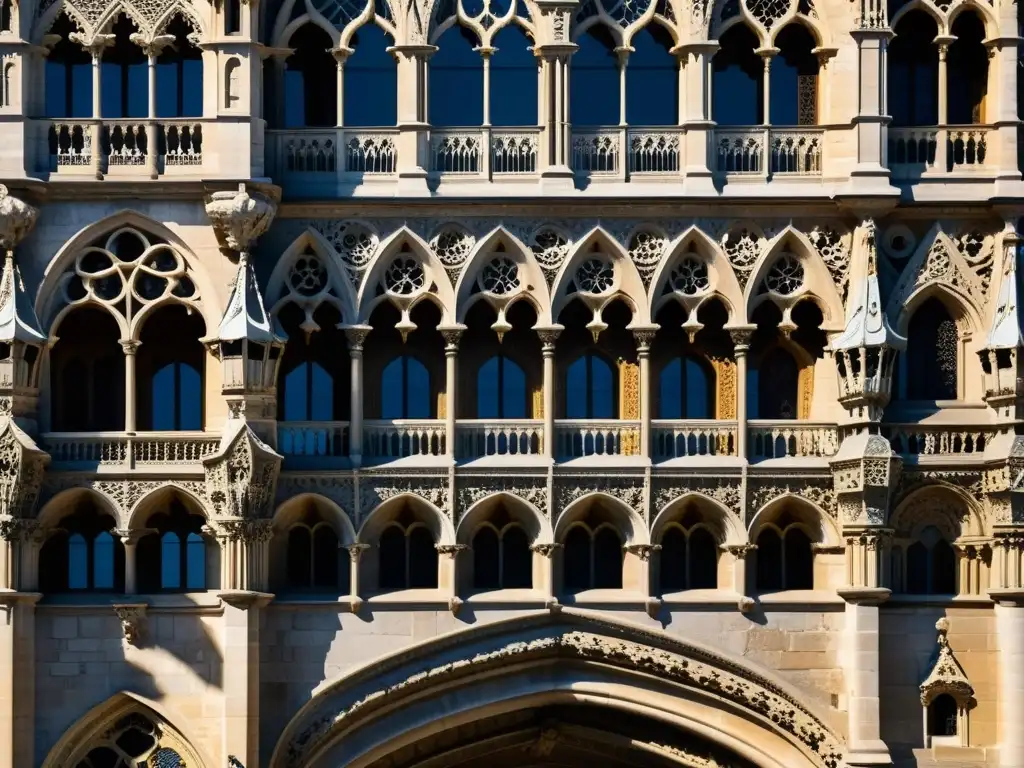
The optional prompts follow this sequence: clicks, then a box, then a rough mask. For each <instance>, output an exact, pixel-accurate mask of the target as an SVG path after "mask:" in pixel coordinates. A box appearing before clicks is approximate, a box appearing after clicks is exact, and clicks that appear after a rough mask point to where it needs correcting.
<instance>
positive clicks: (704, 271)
mask: <svg viewBox="0 0 1024 768" xmlns="http://www.w3.org/2000/svg"><path fill="white" fill-rule="evenodd" d="M668 282H669V285H670V286H671V288H672V290H673V291H675V292H676V293H681V294H683V295H684V296H696V295H698V294H700V293H703V292H704V291H706V290H708V288H710V287H711V282H710V280H709V279H708V265H707V263H706V262H705V261H704V260H703V259H701V258H700V257H699V256H696V255H692V254H691V255H687V256H685V257H683V258H682V259H680V260H679V261H678V262H677V263H676V265H675V267H673V268H672V273H671V274H670V275H669V278H668Z"/></svg>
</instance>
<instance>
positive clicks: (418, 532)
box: [378, 523, 437, 590]
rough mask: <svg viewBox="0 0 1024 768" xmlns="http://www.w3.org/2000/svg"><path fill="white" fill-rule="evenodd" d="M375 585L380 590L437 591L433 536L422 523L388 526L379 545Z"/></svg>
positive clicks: (435, 553) (435, 554) (435, 552)
mask: <svg viewBox="0 0 1024 768" xmlns="http://www.w3.org/2000/svg"><path fill="white" fill-rule="evenodd" d="M378 547H379V558H378V568H379V575H378V583H379V585H380V588H381V589H382V590H395V589H437V549H436V548H435V546H434V536H433V534H431V532H430V531H429V529H427V528H426V527H425V526H424V525H422V524H414V525H412V526H410V527H409V528H408V529H406V528H403V527H402V526H400V525H398V524H397V523H395V524H392V525H390V526H388V527H387V528H386V529H385V530H384V532H383V533H382V534H381V536H380V540H379V543H378Z"/></svg>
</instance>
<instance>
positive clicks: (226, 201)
mask: <svg viewBox="0 0 1024 768" xmlns="http://www.w3.org/2000/svg"><path fill="white" fill-rule="evenodd" d="M276 213H277V204H276V203H274V201H273V200H271V199H270V198H268V197H266V196H265V195H262V194H260V193H259V192H256V193H254V194H250V193H249V191H248V190H247V189H246V187H245V184H239V185H238V191H237V192H214V193H213V194H212V195H210V197H209V198H208V199H207V201H206V215H207V216H209V217H210V221H212V222H213V226H214V227H215V228H216V229H217V232H218V233H219V234H220V235H221V237H223V238H224V242H225V243H227V246H228V247H229V248H230V249H231V250H233V251H235V252H236V253H238V254H239V256H240V257H241V258H242V259H246V258H247V256H248V251H249V248H250V247H251V246H252V245H253V244H254V243H255V242H256V240H257V239H258V238H259V236H260V235H262V234H263V233H264V232H266V231H267V229H268V228H269V227H270V222H271V221H273V219H274V214H276Z"/></svg>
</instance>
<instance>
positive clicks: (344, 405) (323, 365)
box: [277, 254, 350, 453]
mask: <svg viewBox="0 0 1024 768" xmlns="http://www.w3.org/2000/svg"><path fill="white" fill-rule="evenodd" d="M309 258H310V259H316V258H317V257H316V256H315V255H312V254H310V255H309ZM277 319H278V322H279V323H280V324H281V327H282V329H283V330H284V332H285V334H286V335H287V337H288V344H287V345H286V346H285V350H284V355H283V357H282V359H281V374H280V379H279V384H278V389H277V397H278V405H277V408H278V418H279V419H281V420H282V421H286V422H287V421H334V420H342V419H345V418H347V416H348V408H349V396H348V391H349V379H350V376H349V364H348V359H347V355H344V354H338V350H339V349H345V346H346V345H347V341H346V339H345V336H344V333H343V332H342V331H341V330H339V329H338V327H337V326H338V324H339V323H341V321H342V317H341V313H340V312H338V311H337V309H335V308H334V307H333V306H331V305H329V304H326V303H325V304H321V305H320V306H319V307H317V308H316V310H315V311H314V312H313V322H314V323H315V324H316V326H317V328H318V330H315V331H313V332H312V333H308V332H307V331H306V330H304V328H303V325H304V323H305V322H306V314H305V312H303V311H302V310H300V309H299V307H298V306H297V305H295V304H291V303H289V304H286V305H285V306H284V307H282V308H281V310H280V312H279V313H278V315H277ZM307 327H308V326H307ZM295 439H296V438H293V441H294V440H295ZM300 447H301V446H296V445H294V444H292V445H291V446H290V448H291V450H293V451H294V452H299V450H298V449H299V448H300ZM322 448H324V446H314V445H308V446H305V447H304V450H305V452H307V453H316V452H317V451H318V450H319V449H322Z"/></svg>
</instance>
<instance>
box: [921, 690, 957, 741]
mask: <svg viewBox="0 0 1024 768" xmlns="http://www.w3.org/2000/svg"><path fill="white" fill-rule="evenodd" d="M959 715H960V708H959V707H958V706H957V703H956V699H954V698H953V697H952V696H950V695H949V694H948V693H943V694H940V695H938V696H936V697H935V699H934V700H933V701H932V703H931V704H929V705H928V735H929V736H956V735H957V720H958V719H959Z"/></svg>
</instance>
